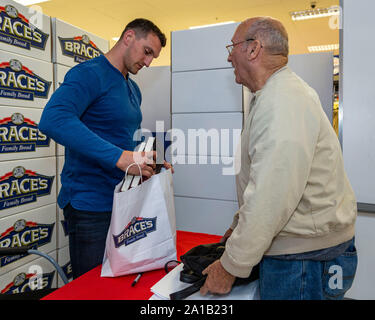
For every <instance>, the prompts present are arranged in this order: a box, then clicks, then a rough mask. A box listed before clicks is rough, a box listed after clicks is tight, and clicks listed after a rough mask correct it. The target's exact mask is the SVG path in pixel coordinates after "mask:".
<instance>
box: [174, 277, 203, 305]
mask: <svg viewBox="0 0 375 320" xmlns="http://www.w3.org/2000/svg"><path fill="white" fill-rule="evenodd" d="M205 281H206V277H202V278H201V279H200V280H198V281H197V282H195V283H194V284H192V285H191V286H189V287H187V288H185V289H183V290H180V291H176V292H174V293H171V294H170V295H169V297H170V298H171V300H182V299H185V298H187V297H188V296H190V295H192V294H193V293H196V292H197V291H199V289H200V288H201V287H202V286H203V284H204V282H205Z"/></svg>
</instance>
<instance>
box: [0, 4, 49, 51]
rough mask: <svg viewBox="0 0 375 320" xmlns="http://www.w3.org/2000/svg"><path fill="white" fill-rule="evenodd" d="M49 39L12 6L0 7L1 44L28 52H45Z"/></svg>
mask: <svg viewBox="0 0 375 320" xmlns="http://www.w3.org/2000/svg"><path fill="white" fill-rule="evenodd" d="M48 37H49V35H48V34H46V33H44V32H43V31H41V30H39V29H38V28H37V27H36V26H34V25H33V24H31V23H30V21H29V20H28V19H26V17H25V16H24V15H23V14H21V13H19V12H18V10H17V9H16V8H15V7H13V6H12V5H6V6H5V7H3V6H0V42H3V43H6V44H9V45H12V46H15V47H19V48H23V49H26V50H30V48H31V47H33V48H36V49H39V50H44V49H45V47H46V43H47V39H48Z"/></svg>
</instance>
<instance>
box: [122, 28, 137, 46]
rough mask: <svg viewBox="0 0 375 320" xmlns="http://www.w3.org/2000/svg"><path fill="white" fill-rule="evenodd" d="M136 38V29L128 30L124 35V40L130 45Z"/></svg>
mask: <svg viewBox="0 0 375 320" xmlns="http://www.w3.org/2000/svg"><path fill="white" fill-rule="evenodd" d="M134 39H135V32H134V30H131V29H130V30H127V31H126V32H125V33H124V35H123V37H122V41H123V42H124V43H125V44H126V45H129V44H130V43H131V42H132V41H133V40H134Z"/></svg>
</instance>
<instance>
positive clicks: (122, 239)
mask: <svg viewBox="0 0 375 320" xmlns="http://www.w3.org/2000/svg"><path fill="white" fill-rule="evenodd" d="M155 230H156V217H155V218H142V217H134V218H133V219H132V220H131V221H130V222H129V224H128V225H127V226H126V227H125V229H124V231H122V232H121V233H120V234H119V235H117V236H116V235H113V240H114V241H115V247H116V248H118V247H120V246H122V245H125V246H127V245H129V244H132V243H133V242H136V241H138V240H140V239H143V238H145V237H147V234H148V233H150V232H153V231H155Z"/></svg>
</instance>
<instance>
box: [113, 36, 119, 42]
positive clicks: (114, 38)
mask: <svg viewBox="0 0 375 320" xmlns="http://www.w3.org/2000/svg"><path fill="white" fill-rule="evenodd" d="M112 40H115V41H119V40H120V37H113V38H112Z"/></svg>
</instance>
